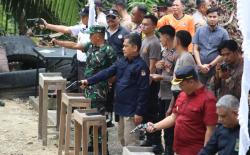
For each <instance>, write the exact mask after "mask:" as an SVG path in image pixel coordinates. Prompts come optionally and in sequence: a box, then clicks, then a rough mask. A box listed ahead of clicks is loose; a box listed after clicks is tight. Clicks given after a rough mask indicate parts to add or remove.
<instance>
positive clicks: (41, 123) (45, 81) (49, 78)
mask: <svg viewBox="0 0 250 155" xmlns="http://www.w3.org/2000/svg"><path fill="white" fill-rule="evenodd" d="M65 88H66V79H64V78H63V77H62V76H61V73H40V74H39V120H38V139H42V140H43V146H46V145H47V135H48V133H47V128H54V127H56V129H57V130H58V129H59V123H60V109H61V98H62V92H64V91H65ZM48 90H57V96H56V97H57V102H56V103H57V118H56V119H57V121H56V126H48V111H47V110H48Z"/></svg>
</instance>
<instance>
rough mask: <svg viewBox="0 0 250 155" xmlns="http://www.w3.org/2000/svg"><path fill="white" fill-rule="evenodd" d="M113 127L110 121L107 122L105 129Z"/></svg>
mask: <svg viewBox="0 0 250 155" xmlns="http://www.w3.org/2000/svg"><path fill="white" fill-rule="evenodd" d="M114 126H115V125H114V124H113V123H112V121H108V122H107V128H111V127H114Z"/></svg>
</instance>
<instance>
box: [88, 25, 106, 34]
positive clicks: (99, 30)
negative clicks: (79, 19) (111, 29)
mask: <svg viewBox="0 0 250 155" xmlns="http://www.w3.org/2000/svg"><path fill="white" fill-rule="evenodd" d="M87 32H88V33H89V34H92V33H105V27H104V26H101V25H93V26H91V27H90V28H89V30H88V31H87Z"/></svg>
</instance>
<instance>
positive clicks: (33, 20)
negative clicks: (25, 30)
mask: <svg viewBox="0 0 250 155" xmlns="http://www.w3.org/2000/svg"><path fill="white" fill-rule="evenodd" d="M27 24H28V26H29V27H38V26H39V25H44V26H45V23H44V21H43V20H42V18H29V19H27Z"/></svg>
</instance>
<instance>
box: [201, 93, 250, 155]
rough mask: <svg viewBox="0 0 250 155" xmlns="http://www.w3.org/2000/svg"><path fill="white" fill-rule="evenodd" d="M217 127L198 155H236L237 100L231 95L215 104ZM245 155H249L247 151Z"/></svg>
mask: <svg viewBox="0 0 250 155" xmlns="http://www.w3.org/2000/svg"><path fill="white" fill-rule="evenodd" d="M216 107H217V114H218V121H219V123H220V124H219V125H218V126H217V127H216V128H215V131H214V133H213V135H212V137H211V138H210V140H209V141H208V143H207V145H206V146H205V147H204V148H203V149H202V150H201V151H200V153H199V154H198V155H214V154H216V153H218V155H238V154H239V132H240V125H239V120H238V109H239V100H238V99H237V98H236V97H234V96H232V95H225V96H223V97H221V98H220V99H219V101H218V102H217V103H216ZM247 155H250V152H249V151H248V153H247Z"/></svg>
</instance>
